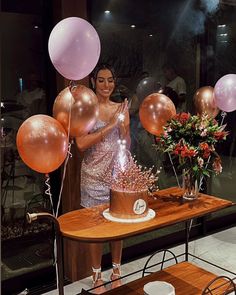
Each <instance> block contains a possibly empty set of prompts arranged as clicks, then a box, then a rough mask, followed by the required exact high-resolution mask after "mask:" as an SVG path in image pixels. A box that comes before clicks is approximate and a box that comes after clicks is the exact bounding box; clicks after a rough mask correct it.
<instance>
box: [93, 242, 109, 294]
mask: <svg viewBox="0 0 236 295" xmlns="http://www.w3.org/2000/svg"><path fill="white" fill-rule="evenodd" d="M102 250H103V244H101V243H90V244H89V254H90V257H91V264H92V270H93V286H94V287H97V286H99V285H101V284H103V283H104V282H103V280H102V277H101V262H102ZM104 292H106V288H105V287H104V286H101V287H98V288H97V289H95V290H94V291H93V293H94V294H102V293H104Z"/></svg>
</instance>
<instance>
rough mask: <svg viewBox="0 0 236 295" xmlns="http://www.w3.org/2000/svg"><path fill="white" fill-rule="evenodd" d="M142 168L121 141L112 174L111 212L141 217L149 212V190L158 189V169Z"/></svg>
mask: <svg viewBox="0 0 236 295" xmlns="http://www.w3.org/2000/svg"><path fill="white" fill-rule="evenodd" d="M152 169H153V168H150V169H147V168H142V166H141V165H138V164H137V161H136V160H135V159H134V158H133V157H132V156H131V154H130V152H129V151H128V150H126V148H125V143H124V142H122V141H121V142H120V151H119V154H118V158H117V161H116V163H115V165H114V170H113V175H112V176H111V182H110V183H111V197H110V208H109V213H110V214H111V215H112V216H114V217H118V218H125V219H135V218H141V217H144V216H146V215H147V213H148V190H153V189H154V188H156V189H157V186H156V182H157V180H158V174H159V173H160V171H157V172H156V173H155V174H154V173H153V172H152Z"/></svg>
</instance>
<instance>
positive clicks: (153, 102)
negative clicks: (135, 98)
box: [139, 93, 176, 135]
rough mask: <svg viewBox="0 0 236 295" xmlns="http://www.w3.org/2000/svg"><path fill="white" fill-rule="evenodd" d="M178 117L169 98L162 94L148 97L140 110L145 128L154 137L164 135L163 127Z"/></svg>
mask: <svg viewBox="0 0 236 295" xmlns="http://www.w3.org/2000/svg"><path fill="white" fill-rule="evenodd" d="M175 115H176V109H175V105H174V104H173V102H172V101H171V100H170V99H169V97H167V96H165V95H164V94H160V93H153V94H150V95H148V96H147V97H146V98H145V99H144V101H143V102H142V104H141V106H140V109H139V117H140V121H141V123H142V125H143V127H144V128H145V129H146V130H147V131H148V132H150V133H152V134H154V135H160V134H162V133H163V126H164V125H165V124H166V122H167V121H168V120H170V119H171V118H172V117H173V116H175Z"/></svg>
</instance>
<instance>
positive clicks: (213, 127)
mask: <svg viewBox="0 0 236 295" xmlns="http://www.w3.org/2000/svg"><path fill="white" fill-rule="evenodd" d="M224 128H225V125H223V126H219V124H218V122H217V121H216V120H215V119H213V118H211V117H209V116H207V115H203V116H198V115H194V116H192V115H190V114H189V113H180V114H177V115H176V116H175V117H174V118H172V119H171V120H170V121H168V122H167V124H166V126H165V127H164V133H163V134H162V135H160V136H158V137H157V138H156V142H157V144H156V147H157V149H158V150H160V151H162V152H165V153H169V155H170V156H171V157H173V158H176V159H177V162H178V168H181V169H182V170H183V171H184V177H187V178H188V179H190V178H191V179H192V178H193V179H194V181H193V182H194V183H192V184H191V185H192V186H193V187H194V188H195V189H196V186H197V187H199V183H200V181H201V179H202V177H204V176H208V177H209V176H210V173H211V172H212V173H215V174H219V173H220V172H221V171H222V167H221V159H220V156H219V155H218V153H217V152H216V150H215V147H216V144H217V143H219V142H221V141H223V140H225V139H226V136H227V134H228V132H226V131H224ZM189 182H190V180H189Z"/></svg>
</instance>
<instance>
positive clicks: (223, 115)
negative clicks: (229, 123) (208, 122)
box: [220, 112, 227, 126]
mask: <svg viewBox="0 0 236 295" xmlns="http://www.w3.org/2000/svg"><path fill="white" fill-rule="evenodd" d="M220 115H221V117H222V120H221V122H220V126H222V125H223V123H224V119H225V117H226V116H227V113H226V112H221V114H220Z"/></svg>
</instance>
